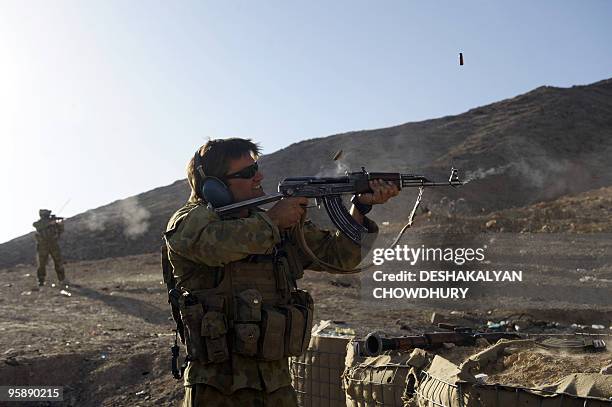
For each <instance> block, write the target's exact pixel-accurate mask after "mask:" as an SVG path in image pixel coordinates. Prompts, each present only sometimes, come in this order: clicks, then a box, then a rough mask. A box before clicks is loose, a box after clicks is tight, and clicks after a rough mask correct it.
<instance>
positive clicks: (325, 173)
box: [315, 152, 351, 177]
mask: <svg viewBox="0 0 612 407" xmlns="http://www.w3.org/2000/svg"><path fill="white" fill-rule="evenodd" d="M349 155H350V154H349V153H346V152H342V153H341V156H340V157H339V158H338V159H337V160H335V161H333V164H334V167H333V168H324V169H321V170H320V171H319V172H318V173H317V174H316V175H315V177H340V176H342V175H345V174H346V172H347V171H349V172H350V170H351V169H350V167H349V166H348V164H347V163H346V162H347V161H346V159H347V158H348V156H349Z"/></svg>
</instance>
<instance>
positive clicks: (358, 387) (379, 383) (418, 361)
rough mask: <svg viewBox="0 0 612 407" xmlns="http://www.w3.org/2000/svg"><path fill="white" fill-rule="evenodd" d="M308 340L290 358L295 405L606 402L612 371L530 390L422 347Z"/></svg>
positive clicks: (549, 406)
mask: <svg viewBox="0 0 612 407" xmlns="http://www.w3.org/2000/svg"><path fill="white" fill-rule="evenodd" d="M347 343H348V344H347ZM515 343H516V342H515ZM310 345H311V346H310V347H309V349H308V351H307V352H306V353H305V354H304V355H302V356H300V357H299V358H292V360H291V374H292V376H293V385H294V387H295V388H296V391H297V393H298V405H299V406H301V407H315V406H317V407H318V406H321V407H336V406H337V407H344V406H347V407H396V406H397V407H400V406H401V407H612V398H611V396H612V390H611V389H612V375H604V374H597V373H575V374H571V375H568V376H566V377H565V378H564V379H562V380H561V381H559V382H557V383H555V384H552V385H549V386H543V387H542V388H539V389H534V388H528V387H521V386H511V385H502V384H485V383H482V382H480V381H479V379H476V377H474V376H473V375H472V374H471V373H470V372H469V371H467V370H466V369H465V366H463V364H462V366H457V365H455V364H454V363H452V362H450V361H449V360H447V359H445V358H443V357H440V356H439V355H433V354H431V353H428V352H426V351H425V350H422V349H415V350H413V352H412V353H411V354H407V353H399V352H390V353H388V354H383V355H379V356H377V357H363V356H361V355H360V354H359V352H358V347H357V346H355V345H356V343H355V342H349V341H348V338H329V337H317V336H313V339H312V340H311V344H310ZM342 345H345V346H342ZM501 345H504V344H501V343H498V344H497V345H494V346H492V347H490V348H488V349H487V350H485V351H482V352H480V353H479V354H476V355H472V356H471V357H470V358H468V359H474V356H477V355H482V354H485V353H486V352H487V351H488V350H495V349H494V348H500V346H501ZM504 346H505V345H504ZM345 355H346V359H344V356H345ZM432 356H433V359H432ZM476 359H477V358H476ZM343 360H344V363H342V361H343ZM465 363H466V362H464V364H465ZM342 371H343V372H342ZM340 382H341V383H342V387H341V385H340ZM343 389H344V390H343Z"/></svg>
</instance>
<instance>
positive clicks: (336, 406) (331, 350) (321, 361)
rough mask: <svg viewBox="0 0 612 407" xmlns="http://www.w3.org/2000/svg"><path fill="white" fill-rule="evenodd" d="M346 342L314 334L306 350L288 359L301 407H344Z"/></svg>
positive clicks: (347, 339)
mask: <svg viewBox="0 0 612 407" xmlns="http://www.w3.org/2000/svg"><path fill="white" fill-rule="evenodd" d="M349 340H350V337H343V336H323V335H321V336H319V335H316V334H314V335H313V336H312V337H311V338H310V345H309V346H308V350H307V351H306V352H304V354H303V355H301V356H299V357H294V358H291V359H290V363H289V367H290V371H291V378H292V382H293V387H294V388H295V390H296V392H297V396H298V405H299V406H300V407H344V406H345V405H346V401H345V398H344V390H343V389H342V385H341V376H342V372H343V371H344V359H345V356H346V347H347V344H348V342H349Z"/></svg>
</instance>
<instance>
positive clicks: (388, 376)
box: [344, 363, 409, 407]
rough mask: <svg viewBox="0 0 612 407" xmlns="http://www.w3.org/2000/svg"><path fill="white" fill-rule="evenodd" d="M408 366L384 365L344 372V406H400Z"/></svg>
mask: <svg viewBox="0 0 612 407" xmlns="http://www.w3.org/2000/svg"><path fill="white" fill-rule="evenodd" d="M408 368H409V367H408V366H406V365H402V364H395V363H386V364H384V365H380V366H364V365H359V366H357V367H354V368H353V369H352V370H351V371H350V372H349V373H348V374H347V373H346V372H345V375H344V385H345V389H346V406H347V407H362V406H370V405H376V406H385V407H387V406H388V407H392V406H402V405H403V402H402V398H403V396H404V393H405V391H404V389H405V383H406V376H407V374H408Z"/></svg>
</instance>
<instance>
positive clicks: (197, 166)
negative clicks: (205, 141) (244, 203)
mask: <svg viewBox="0 0 612 407" xmlns="http://www.w3.org/2000/svg"><path fill="white" fill-rule="evenodd" d="M193 167H194V170H195V171H194V173H195V174H194V175H195V180H194V181H195V193H196V195H197V196H199V197H200V198H202V199H203V200H205V201H206V202H208V203H209V204H210V205H211V206H212V207H213V208H218V207H221V206H225V205H229V204H231V203H232V202H234V197H233V196H232V193H231V191H230V190H229V188H228V187H227V185H225V183H224V182H223V181H221V180H220V179H219V178H217V177H209V176H206V174H204V169H203V168H202V157H200V149H198V150H197V151H196V153H195V155H194V156H193Z"/></svg>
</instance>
